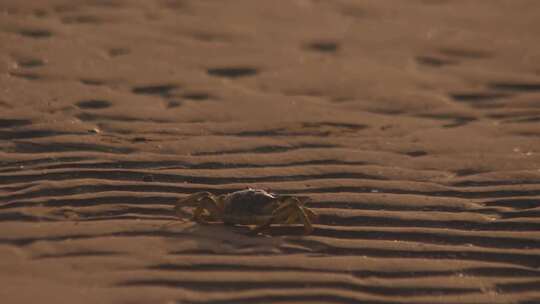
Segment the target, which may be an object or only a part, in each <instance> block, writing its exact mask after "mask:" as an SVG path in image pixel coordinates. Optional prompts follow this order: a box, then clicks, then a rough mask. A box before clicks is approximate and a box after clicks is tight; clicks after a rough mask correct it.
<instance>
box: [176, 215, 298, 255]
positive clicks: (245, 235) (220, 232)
mask: <svg viewBox="0 0 540 304" xmlns="http://www.w3.org/2000/svg"><path fill="white" fill-rule="evenodd" d="M180 226H181V227H176V228H174V227H169V228H167V230H169V229H172V230H177V229H181V231H182V233H183V234H184V235H187V236H189V241H190V242H192V243H194V244H193V245H195V247H196V250H195V251H196V252H201V253H212V254H246V253H249V254H280V253H289V251H290V248H291V244H290V242H289V241H290V239H291V238H298V237H301V236H304V229H303V227H302V226H272V227H270V228H268V229H267V230H265V231H264V232H263V233H258V234H257V233H254V232H253V231H252V230H253V227H249V226H242V225H224V224H223V223H205V224H200V223H195V222H184V223H183V224H182V225H180Z"/></svg>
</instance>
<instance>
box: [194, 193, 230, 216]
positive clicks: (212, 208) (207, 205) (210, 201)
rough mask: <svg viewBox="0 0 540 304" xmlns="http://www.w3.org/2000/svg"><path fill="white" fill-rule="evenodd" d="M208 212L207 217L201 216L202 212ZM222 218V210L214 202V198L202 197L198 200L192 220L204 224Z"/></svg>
mask: <svg viewBox="0 0 540 304" xmlns="http://www.w3.org/2000/svg"><path fill="white" fill-rule="evenodd" d="M205 210H206V211H208V213H209V215H208V216H203V213H204V211H205ZM220 218H223V210H222V208H221V207H220V205H219V204H218V203H217V202H216V199H215V198H214V196H208V197H203V198H201V199H199V206H198V207H197V208H196V209H195V211H194V212H193V219H194V220H196V221H197V222H202V223H205V222H207V221H208V220H210V221H212V220H216V219H220Z"/></svg>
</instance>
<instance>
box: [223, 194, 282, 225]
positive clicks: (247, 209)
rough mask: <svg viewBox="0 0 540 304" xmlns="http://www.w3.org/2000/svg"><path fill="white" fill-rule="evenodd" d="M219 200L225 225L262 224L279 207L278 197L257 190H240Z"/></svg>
mask: <svg viewBox="0 0 540 304" xmlns="http://www.w3.org/2000/svg"><path fill="white" fill-rule="evenodd" d="M219 199H220V200H221V202H222V203H223V207H224V208H223V222H224V223H226V224H240V225H253V224H262V223H264V222H267V221H268V220H270V218H271V217H272V212H273V211H274V210H275V209H276V208H278V207H279V206H280V201H279V196H277V195H275V194H272V193H268V192H266V191H264V190H259V189H246V190H241V191H237V192H233V193H230V194H226V195H224V196H220V197H219Z"/></svg>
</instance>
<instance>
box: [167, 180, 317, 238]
mask: <svg viewBox="0 0 540 304" xmlns="http://www.w3.org/2000/svg"><path fill="white" fill-rule="evenodd" d="M309 200H310V199H309V198H308V197H304V196H292V195H277V194H273V193H270V192H267V191H265V190H262V189H252V188H248V189H246V190H241V191H236V192H232V193H229V194H222V195H214V194H212V193H210V192H197V193H194V194H192V195H189V196H188V197H186V198H184V199H182V200H181V201H179V202H178V204H177V205H176V207H175V212H176V215H177V216H181V214H182V209H181V208H182V207H184V206H195V211H194V212H193V219H194V220H195V221H197V222H199V223H208V222H216V221H222V222H223V223H225V224H230V225H236V224H238V225H257V227H256V228H255V229H254V230H253V232H254V233H259V232H261V231H263V230H265V229H267V228H269V227H270V226H271V225H272V224H302V225H303V226H304V232H305V234H310V233H311V232H312V231H313V226H312V222H314V221H316V220H317V219H318V215H317V213H315V211H313V210H311V209H309V208H307V207H305V206H304V205H305V203H306V202H307V201H309Z"/></svg>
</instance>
